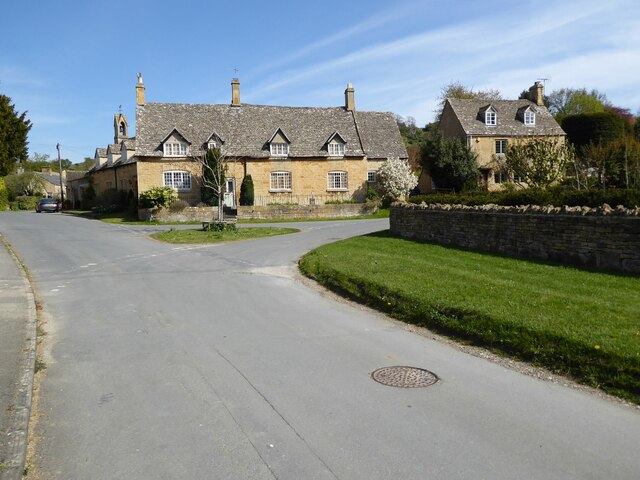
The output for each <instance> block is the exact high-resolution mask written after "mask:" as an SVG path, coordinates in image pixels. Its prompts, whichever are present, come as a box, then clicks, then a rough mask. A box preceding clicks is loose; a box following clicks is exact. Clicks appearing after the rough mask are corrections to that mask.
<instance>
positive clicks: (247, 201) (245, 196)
mask: <svg viewBox="0 0 640 480" xmlns="http://www.w3.org/2000/svg"><path fill="white" fill-rule="evenodd" d="M253 202H254V194H253V178H251V175H246V176H245V177H244V178H243V179H242V185H240V205H249V206H250V205H253Z"/></svg>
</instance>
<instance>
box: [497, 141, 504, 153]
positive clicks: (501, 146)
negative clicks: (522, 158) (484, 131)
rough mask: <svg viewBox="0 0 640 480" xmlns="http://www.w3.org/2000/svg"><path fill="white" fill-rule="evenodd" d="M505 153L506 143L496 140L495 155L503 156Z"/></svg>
mask: <svg viewBox="0 0 640 480" xmlns="http://www.w3.org/2000/svg"><path fill="white" fill-rule="evenodd" d="M505 153H507V141H506V140H496V154H497V155H504V154H505Z"/></svg>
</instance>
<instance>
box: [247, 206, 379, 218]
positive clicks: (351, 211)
mask: <svg viewBox="0 0 640 480" xmlns="http://www.w3.org/2000/svg"><path fill="white" fill-rule="evenodd" d="M376 210H377V206H376V205H374V204H370V203H344V204H324V205H268V206H264V207H259V206H250V207H249V206H241V207H238V218H241V219H260V220H276V219H280V218H339V217H356V216H359V215H369V214H371V213H374V212H375V211H376Z"/></svg>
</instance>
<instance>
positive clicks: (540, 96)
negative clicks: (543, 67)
mask: <svg viewBox="0 0 640 480" xmlns="http://www.w3.org/2000/svg"><path fill="white" fill-rule="evenodd" d="M529 95H530V97H531V98H532V101H533V102H534V103H535V104H536V105H538V106H540V107H543V106H544V85H543V84H542V82H535V83H534V84H533V85H532V86H531V88H529Z"/></svg>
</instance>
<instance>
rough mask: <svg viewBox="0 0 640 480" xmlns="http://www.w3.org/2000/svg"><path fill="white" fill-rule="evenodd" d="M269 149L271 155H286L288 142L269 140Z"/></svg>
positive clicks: (287, 153)
mask: <svg viewBox="0 0 640 480" xmlns="http://www.w3.org/2000/svg"><path fill="white" fill-rule="evenodd" d="M269 147H270V150H271V156H273V157H286V156H287V155H289V144H288V143H281V142H271V143H270V144H269Z"/></svg>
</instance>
